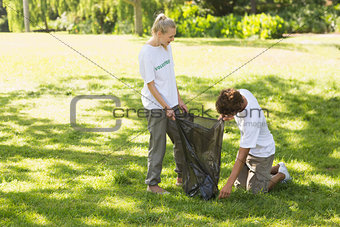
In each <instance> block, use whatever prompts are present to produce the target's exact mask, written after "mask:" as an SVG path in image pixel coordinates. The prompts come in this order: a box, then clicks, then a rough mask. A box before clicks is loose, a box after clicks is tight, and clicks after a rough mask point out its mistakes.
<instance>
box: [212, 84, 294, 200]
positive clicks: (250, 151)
mask: <svg viewBox="0 0 340 227" xmlns="http://www.w3.org/2000/svg"><path fill="white" fill-rule="evenodd" d="M216 109H217V112H218V113H219V114H221V115H220V119H221V118H223V120H225V121H226V120H231V119H233V118H235V121H236V123H237V125H238V127H239V129H240V131H241V140H240V149H239V151H238V154H237V156H236V161H235V164H234V166H233V169H232V171H231V174H230V176H229V178H228V181H227V183H226V184H225V186H224V187H223V188H222V190H221V191H220V195H219V197H218V198H219V199H223V198H227V197H229V195H230V193H231V191H232V187H233V184H234V185H235V187H240V188H244V189H246V190H250V191H252V192H253V193H254V194H256V193H259V192H264V193H266V192H268V191H269V190H271V189H272V188H273V187H274V186H275V185H276V184H277V183H278V182H280V181H288V180H291V177H290V175H289V173H288V170H287V168H286V166H285V164H284V163H283V162H280V163H279V164H278V165H276V166H273V167H272V164H273V160H274V154H275V142H274V139H273V135H272V134H271V133H270V131H269V129H268V126H267V122H266V118H265V117H264V114H263V111H262V109H261V107H260V106H259V104H258V102H257V99H256V98H255V97H254V95H253V94H252V93H251V92H250V91H248V90H246V89H240V90H235V89H225V90H222V91H221V93H220V96H219V97H218V99H217V101H216Z"/></svg>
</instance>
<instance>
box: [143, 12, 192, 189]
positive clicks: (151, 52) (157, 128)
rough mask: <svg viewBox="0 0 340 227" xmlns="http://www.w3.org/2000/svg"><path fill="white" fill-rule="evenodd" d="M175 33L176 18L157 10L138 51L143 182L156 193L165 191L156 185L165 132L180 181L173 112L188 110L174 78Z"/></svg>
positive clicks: (178, 143) (179, 150)
mask: <svg viewBox="0 0 340 227" xmlns="http://www.w3.org/2000/svg"><path fill="white" fill-rule="evenodd" d="M175 35H176V24H175V22H174V21H173V20H172V19H170V18H167V17H166V16H165V15H164V14H159V15H158V16H157V18H156V19H155V22H154V24H153V26H152V37H151V38H150V39H149V41H147V43H146V44H145V45H144V46H143V48H142V50H141V52H140V53H139V71H140V74H141V76H142V78H143V79H144V87H143V89H142V102H143V106H144V108H145V109H146V112H147V114H146V115H147V119H148V130H149V132H150V142H149V155H148V173H147V177H146V180H145V183H146V184H147V185H148V187H147V190H148V191H150V192H153V193H157V194H167V193H169V192H167V191H166V190H164V189H163V188H161V187H159V186H158V184H159V183H160V182H161V178H160V175H161V171H162V162H163V157H164V154H165V150H166V134H168V135H169V137H170V139H171V140H172V143H173V144H174V156H175V162H176V169H175V171H176V172H177V183H176V185H181V183H182V173H181V170H182V169H183V168H182V166H183V164H184V156H183V149H182V145H181V140H180V137H179V134H178V133H177V127H176V124H175V113H178V112H179V109H181V110H182V111H185V112H187V111H188V109H187V107H186V105H185V104H184V102H183V101H182V99H181V97H180V95H179V92H178V89H177V85H176V78H175V71H174V62H173V58H172V50H171V45H170V43H171V42H172V41H174V37H175Z"/></svg>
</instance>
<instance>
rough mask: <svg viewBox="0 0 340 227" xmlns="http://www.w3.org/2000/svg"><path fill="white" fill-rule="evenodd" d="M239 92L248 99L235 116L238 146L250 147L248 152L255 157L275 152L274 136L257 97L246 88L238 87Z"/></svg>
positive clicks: (266, 155) (267, 155)
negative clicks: (238, 136) (239, 132)
mask: <svg viewBox="0 0 340 227" xmlns="http://www.w3.org/2000/svg"><path fill="white" fill-rule="evenodd" d="M239 92H240V93H241V95H243V96H244V97H245V98H246V99H247V101H248V104H247V106H246V108H245V109H244V110H243V111H242V112H240V113H238V114H237V115H236V116H235V121H236V123H237V125H238V127H239V129H240V131H241V141H240V147H243V148H250V151H249V154H251V155H253V156H256V157H269V156H271V155H273V154H275V142H274V138H273V135H272V134H271V133H270V131H269V129H268V126H267V122H266V118H265V116H264V115H265V113H264V112H263V110H262V109H261V107H260V105H259V103H258V102H257V99H256V98H255V97H254V95H253V94H252V93H251V92H250V91H248V90H246V89H240V90H239Z"/></svg>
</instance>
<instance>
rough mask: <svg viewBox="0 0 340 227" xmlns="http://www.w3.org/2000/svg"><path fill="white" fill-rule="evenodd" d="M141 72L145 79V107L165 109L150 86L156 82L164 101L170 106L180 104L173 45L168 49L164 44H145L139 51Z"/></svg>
mask: <svg viewBox="0 0 340 227" xmlns="http://www.w3.org/2000/svg"><path fill="white" fill-rule="evenodd" d="M138 59H139V72H140V74H141V76H142V78H143V79H144V87H143V89H142V103H143V106H144V108H145V109H148V110H151V109H163V107H162V105H161V104H160V103H159V102H158V101H157V100H156V99H155V97H154V96H153V95H152V94H151V92H150V91H149V88H148V85H147V84H148V83H150V82H151V81H154V82H155V87H156V88H157V90H158V92H159V93H160V94H161V96H162V98H163V99H164V101H165V102H166V103H167V104H168V105H169V106H170V107H174V106H176V105H178V93H177V85H176V78H175V71H174V61H173V58H172V50H171V46H170V45H168V46H167V50H166V49H165V48H164V47H162V46H157V47H154V46H151V45H149V44H145V45H144V46H143V47H142V50H141V51H140V53H139V57H138Z"/></svg>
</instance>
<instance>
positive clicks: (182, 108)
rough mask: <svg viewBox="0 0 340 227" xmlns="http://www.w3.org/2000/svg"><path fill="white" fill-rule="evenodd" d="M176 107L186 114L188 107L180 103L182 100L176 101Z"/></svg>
mask: <svg viewBox="0 0 340 227" xmlns="http://www.w3.org/2000/svg"><path fill="white" fill-rule="evenodd" d="M178 107H179V108H180V109H181V110H182V111H183V112H185V113H188V107H187V106H186V105H185V103H184V102H183V101H182V99H179V100H178Z"/></svg>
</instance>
